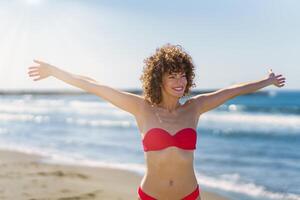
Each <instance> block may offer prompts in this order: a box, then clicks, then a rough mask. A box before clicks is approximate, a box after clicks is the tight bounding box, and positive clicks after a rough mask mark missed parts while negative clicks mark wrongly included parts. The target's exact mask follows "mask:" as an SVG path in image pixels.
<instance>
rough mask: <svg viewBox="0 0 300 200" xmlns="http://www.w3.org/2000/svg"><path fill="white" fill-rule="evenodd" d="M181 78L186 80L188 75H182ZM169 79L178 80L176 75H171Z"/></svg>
mask: <svg viewBox="0 0 300 200" xmlns="http://www.w3.org/2000/svg"><path fill="white" fill-rule="evenodd" d="M180 77H181V78H186V75H185V74H183V75H181V76H180ZM168 78H170V79H174V78H176V76H175V75H170V76H168Z"/></svg>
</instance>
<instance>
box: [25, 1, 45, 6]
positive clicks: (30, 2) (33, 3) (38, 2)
mask: <svg viewBox="0 0 300 200" xmlns="http://www.w3.org/2000/svg"><path fill="white" fill-rule="evenodd" d="M25 1H26V3H28V4H31V5H37V4H40V3H41V2H42V0H25Z"/></svg>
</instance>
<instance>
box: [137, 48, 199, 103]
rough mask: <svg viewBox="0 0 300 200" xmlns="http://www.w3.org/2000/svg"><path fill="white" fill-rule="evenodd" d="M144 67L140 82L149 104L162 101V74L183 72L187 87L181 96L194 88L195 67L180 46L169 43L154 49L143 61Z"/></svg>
mask: <svg viewBox="0 0 300 200" xmlns="http://www.w3.org/2000/svg"><path fill="white" fill-rule="evenodd" d="M144 63H145V66H144V68H143V74H142V75H141V77H140V81H141V82H142V85H143V95H144V97H145V99H146V100H147V101H148V102H150V104H156V105H157V104H159V103H160V102H161V101H162V94H161V93H162V91H161V86H162V77H163V74H164V73H168V74H170V73H178V72H185V75H186V78H187V85H186V88H185V90H184V94H183V96H186V95H188V94H189V93H190V89H191V87H195V86H196V85H195V83H194V82H193V81H194V78H195V73H194V70H195V67H194V64H193V62H192V58H191V56H190V55H189V54H187V53H186V52H185V51H184V50H183V48H182V47H181V46H180V45H171V44H169V43H167V44H165V45H163V46H162V47H160V48H157V49H156V52H155V53H154V54H153V55H151V56H150V57H148V58H146V59H145V60H144Z"/></svg>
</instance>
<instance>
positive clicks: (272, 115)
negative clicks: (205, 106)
mask: <svg viewBox="0 0 300 200" xmlns="http://www.w3.org/2000/svg"><path fill="white" fill-rule="evenodd" d="M182 102H184V100H182ZM197 132H198V136H197V138H198V141H197V149H196V151H195V162H194V164H195V170H196V175H197V179H198V182H199V185H200V187H201V188H202V189H205V190H208V191H210V190H211V191H216V192H218V193H219V194H221V195H224V196H225V197H228V198H230V199H232V200H273V199H275V200H300V91H275V90H274V91H267V92H265V93H254V94H250V95H243V96H239V97H236V98H234V99H231V100H229V101H227V102H226V103H225V104H223V105H222V106H219V107H218V108H216V109H214V110H211V111H209V112H207V113H204V114H203V115H201V116H200V119H199V123H198V127H197ZM0 148H1V149H7V150H15V151H21V152H27V153H37V154H40V155H43V156H45V158H44V159H43V160H42V162H47V163H63V164H71V165H88V166H106V167H112V168H120V169H126V170H131V171H134V172H136V173H138V174H143V173H144V172H145V161H144V152H143V148H142V143H141V136H140V134H139V132H138V128H137V125H136V122H135V119H134V117H133V116H131V115H130V114H128V113H126V112H124V111H122V110H120V109H118V108H116V107H114V106H113V105H111V104H110V103H107V102H105V101H103V100H102V99H101V98H99V97H97V96H94V95H90V94H81V95H53V94H52V95H47V94H40V95H38V94H14V95H12V94H11V95H5V94H1V95H0ZM0 159H1V158H0Z"/></svg>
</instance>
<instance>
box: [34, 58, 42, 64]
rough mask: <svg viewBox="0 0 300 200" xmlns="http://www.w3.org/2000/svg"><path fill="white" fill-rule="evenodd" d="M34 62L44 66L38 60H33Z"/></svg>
mask: <svg viewBox="0 0 300 200" xmlns="http://www.w3.org/2000/svg"><path fill="white" fill-rule="evenodd" d="M33 62H35V63H38V64H44V62H42V61H40V60H36V59H33Z"/></svg>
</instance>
